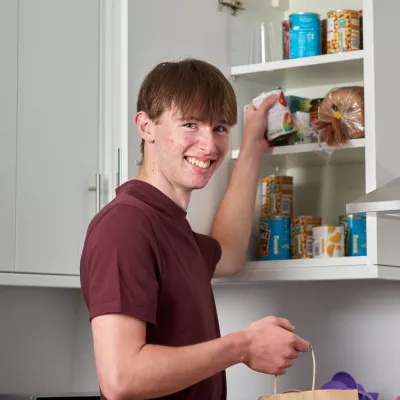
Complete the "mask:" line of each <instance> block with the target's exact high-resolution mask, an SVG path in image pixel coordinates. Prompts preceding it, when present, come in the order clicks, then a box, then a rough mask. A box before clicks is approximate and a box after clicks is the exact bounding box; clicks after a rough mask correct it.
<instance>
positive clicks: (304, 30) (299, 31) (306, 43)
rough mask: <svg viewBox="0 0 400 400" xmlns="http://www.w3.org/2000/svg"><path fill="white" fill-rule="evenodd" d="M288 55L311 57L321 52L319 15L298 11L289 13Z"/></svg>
mask: <svg viewBox="0 0 400 400" xmlns="http://www.w3.org/2000/svg"><path fill="white" fill-rule="evenodd" d="M289 22H290V29H289V57H290V58H300V57H312V56H319V55H320V54H321V21H320V15H319V14H317V13H312V12H300V13H296V14H291V15H289Z"/></svg>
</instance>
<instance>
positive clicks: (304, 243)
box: [292, 216, 322, 258]
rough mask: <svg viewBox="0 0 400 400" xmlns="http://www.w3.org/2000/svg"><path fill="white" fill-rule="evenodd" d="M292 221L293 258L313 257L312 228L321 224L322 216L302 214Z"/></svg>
mask: <svg viewBox="0 0 400 400" xmlns="http://www.w3.org/2000/svg"><path fill="white" fill-rule="evenodd" d="M292 221H293V222H292V258H312V257H313V237H312V228H313V227H314V226H319V225H321V223H322V218H321V217H311V216H301V217H296V218H293V220H292Z"/></svg>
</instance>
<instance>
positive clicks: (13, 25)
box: [0, 0, 18, 271]
mask: <svg viewBox="0 0 400 400" xmlns="http://www.w3.org/2000/svg"><path fill="white" fill-rule="evenodd" d="M17 27H18V4H17V2H15V1H14V0H4V1H2V2H1V3H0V31H1V34H0V53H1V55H2V62H1V63H0V87H1V90H0V109H1V118H0V181H1V185H0V199H1V207H0V271H11V270H13V268H14V251H15V250H14V249H15V247H14V243H15V162H16V139H17V29H18V28H17Z"/></svg>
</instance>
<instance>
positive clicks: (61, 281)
mask: <svg viewBox="0 0 400 400" xmlns="http://www.w3.org/2000/svg"><path fill="white" fill-rule="evenodd" d="M0 286H30V287H51V288H55V287H56V288H66V289H78V288H80V278H79V275H56V274H29V273H21V272H17V273H9V272H0Z"/></svg>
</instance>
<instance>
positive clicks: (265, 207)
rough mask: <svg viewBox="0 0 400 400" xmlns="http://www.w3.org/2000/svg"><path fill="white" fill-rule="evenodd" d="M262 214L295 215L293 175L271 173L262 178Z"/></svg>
mask: <svg viewBox="0 0 400 400" xmlns="http://www.w3.org/2000/svg"><path fill="white" fill-rule="evenodd" d="M261 190H262V208H261V215H263V216H267V215H283V216H287V217H292V216H293V177H292V176H277V175H270V176H265V177H263V178H261Z"/></svg>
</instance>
